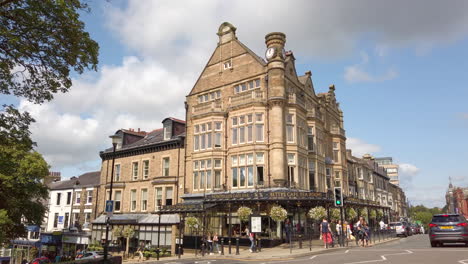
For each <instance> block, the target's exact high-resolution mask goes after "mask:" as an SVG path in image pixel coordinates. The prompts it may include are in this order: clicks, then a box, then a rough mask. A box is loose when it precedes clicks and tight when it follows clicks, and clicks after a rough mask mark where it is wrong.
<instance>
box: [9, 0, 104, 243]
mask: <svg viewBox="0 0 468 264" xmlns="http://www.w3.org/2000/svg"><path fill="white" fill-rule="evenodd" d="M80 11H89V8H88V6H87V4H86V3H85V2H84V0H83V1H81V0H67V1H63V0H62V1H59V0H41V1H37V0H3V1H0V95H1V94H8V95H14V96H19V97H23V98H25V99H27V100H28V101H30V102H33V103H38V104H40V103H43V102H46V101H49V100H51V99H52V98H53V95H54V94H55V93H58V92H67V91H68V90H69V88H70V87H71V85H72V81H71V77H70V72H71V71H72V70H73V71H75V72H76V73H78V74H81V73H83V72H84V71H85V70H86V69H90V70H97V63H98V50H99V46H98V44H97V43H96V42H95V41H93V40H92V39H91V38H90V36H89V34H88V33H87V32H86V31H84V23H83V22H82V21H81V20H80V19H79V18H80V17H79V16H80V15H79V12H80ZM33 122H34V119H33V118H32V117H31V116H30V115H29V114H28V113H27V112H25V113H21V112H20V111H18V110H17V109H16V108H15V107H14V106H13V105H9V106H7V105H2V106H0V243H2V242H3V241H5V240H8V239H12V238H15V237H19V236H23V235H24V234H25V227H24V225H23V222H24V223H26V224H35V225H40V224H41V222H42V218H43V215H44V213H45V207H44V205H43V204H42V201H43V199H46V198H47V195H48V193H47V188H46V186H44V185H43V184H42V180H43V179H44V178H45V177H46V176H47V175H48V174H49V172H48V165H47V163H46V162H45V161H44V159H43V158H42V156H41V155H40V154H39V153H37V152H35V151H33V147H34V145H35V144H34V142H33V141H32V139H31V137H30V135H31V133H30V131H29V126H30V125H31V123H33Z"/></svg>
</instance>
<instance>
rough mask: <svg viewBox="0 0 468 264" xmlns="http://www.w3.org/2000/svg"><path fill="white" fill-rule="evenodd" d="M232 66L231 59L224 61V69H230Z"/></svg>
mask: <svg viewBox="0 0 468 264" xmlns="http://www.w3.org/2000/svg"><path fill="white" fill-rule="evenodd" d="M231 68H232V61H231V60H228V61H226V62H224V69H225V70H227V69H231Z"/></svg>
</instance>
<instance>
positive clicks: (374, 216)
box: [369, 210, 377, 219]
mask: <svg viewBox="0 0 468 264" xmlns="http://www.w3.org/2000/svg"><path fill="white" fill-rule="evenodd" d="M369 217H370V218H371V219H375V218H376V217H377V212H376V211H375V210H371V211H370V215H369Z"/></svg>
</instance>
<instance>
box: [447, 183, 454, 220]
mask: <svg viewBox="0 0 468 264" xmlns="http://www.w3.org/2000/svg"><path fill="white" fill-rule="evenodd" d="M454 189H455V188H454V187H453V185H452V183H451V182H450V184H449V187H448V190H447V192H446V193H445V202H446V204H447V213H449V214H453V213H456V212H455V207H456V199H455V195H454Z"/></svg>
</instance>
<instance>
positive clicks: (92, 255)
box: [75, 251, 112, 260]
mask: <svg viewBox="0 0 468 264" xmlns="http://www.w3.org/2000/svg"><path fill="white" fill-rule="evenodd" d="M107 257H108V258H110V257H112V255H111V254H107ZM100 258H104V252H103V251H85V252H83V255H82V257H79V258H75V260H80V259H100Z"/></svg>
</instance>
